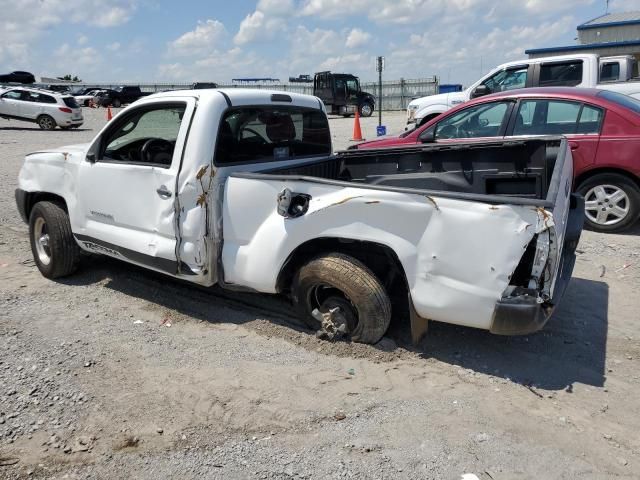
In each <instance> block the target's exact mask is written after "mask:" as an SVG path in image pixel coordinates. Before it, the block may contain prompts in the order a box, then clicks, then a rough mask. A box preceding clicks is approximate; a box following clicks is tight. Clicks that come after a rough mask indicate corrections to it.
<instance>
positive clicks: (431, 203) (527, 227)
mask: <svg viewBox="0 0 640 480" xmlns="http://www.w3.org/2000/svg"><path fill="white" fill-rule="evenodd" d="M331 152H332V149H331V136H330V132H329V124H328V120H327V116H326V112H325V108H324V105H323V104H322V102H320V101H319V99H318V98H316V97H312V96H305V95H295V94H285V93H281V92H271V91H265V90H254V91H252V90H244V89H243V90H224V89H220V90H194V91H178V92H166V93H160V94H155V95H151V96H149V97H146V98H143V99H141V100H139V101H138V102H136V103H134V104H132V105H131V106H129V107H128V108H126V109H124V110H123V111H122V112H120V113H119V114H118V115H117V116H116V117H115V118H114V119H113V120H112V121H110V122H109V123H108V124H107V125H106V126H105V127H104V128H103V129H102V131H100V133H99V134H98V135H97V136H96V138H95V139H94V140H93V141H92V142H91V143H90V144H87V145H74V146H67V147H62V148H59V149H55V150H50V151H42V152H36V153H32V154H29V155H27V157H26V158H25V162H24V165H23V167H22V169H21V171H20V176H19V188H18V189H17V190H16V201H17V206H18V210H19V212H20V214H21V215H22V217H23V219H24V220H25V222H28V224H29V232H30V240H31V248H32V251H33V255H34V259H35V262H36V265H37V267H38V268H39V270H40V272H41V273H42V274H43V275H44V276H45V277H48V278H56V277H61V276H65V275H69V274H71V273H73V272H74V270H76V268H77V266H78V263H79V261H80V259H81V252H82V251H86V252H90V253H97V254H103V255H108V256H111V257H115V258H118V259H122V260H124V261H127V262H130V263H133V264H136V265H139V266H143V267H146V268H149V269H151V270H155V271H157V272H162V273H165V274H167V275H170V276H172V277H175V278H179V279H182V280H186V281H188V282H193V283H195V284H199V285H205V286H210V285H214V284H219V285H220V286H222V287H223V288H229V289H234V290H245V291H255V292H267V293H282V294H287V295H289V296H290V298H291V299H292V300H293V303H294V305H295V307H296V309H297V311H298V312H299V314H300V315H301V316H302V318H303V319H304V320H305V321H307V322H308V324H309V325H310V326H311V327H312V328H313V329H315V330H318V331H319V332H325V333H331V334H344V335H345V336H347V337H348V338H351V339H352V340H354V341H360V342H369V343H374V342H377V341H378V340H380V338H381V337H382V336H383V335H384V333H385V331H386V330H387V327H388V326H389V323H390V321H391V319H392V316H393V318H396V319H398V321H400V320H402V318H406V317H403V312H406V313H407V314H408V315H409V318H410V322H411V328H412V333H413V335H414V338H415V339H418V338H420V336H421V335H422V334H423V333H424V331H425V330H426V326H427V322H428V320H429V319H431V320H438V321H442V322H449V323H454V324H459V325H468V326H471V327H477V328H482V329H489V330H491V331H492V332H494V333H498V334H524V333H529V332H533V331H536V330H538V329H540V328H541V327H542V326H543V325H544V323H545V322H546V320H547V319H548V317H549V316H550V314H551V312H552V310H553V308H554V306H555V305H556V304H557V302H558V301H559V299H560V297H561V296H562V293H563V290H564V287H565V286H566V285H567V283H568V281H569V278H570V277H571V272H572V269H573V262H574V259H575V253H574V250H575V248H576V244H577V242H578V239H579V236H580V232H581V229H582V220H583V215H584V204H583V202H582V199H581V198H580V197H576V196H574V195H573V194H571V181H572V180H571V179H572V168H573V166H572V160H571V151H570V149H569V148H568V146H567V142H566V140H565V139H562V138H558V137H556V138H553V137H551V138H549V137H541V138H520V139H518V140H509V141H496V142H490V143H481V144H470V145H462V146H460V145H456V146H442V145H429V146H420V147H417V148H413V149H407V148H404V149H386V150H368V151H358V150H354V151H348V152H339V153H338V154H335V155H332V153H331ZM89 258H90V257H89ZM392 300H393V301H392Z"/></svg>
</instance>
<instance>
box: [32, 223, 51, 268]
mask: <svg viewBox="0 0 640 480" xmlns="http://www.w3.org/2000/svg"><path fill="white" fill-rule="evenodd" d="M33 236H34V240H35V242H34V243H35V247H36V254H37V255H38V260H40V262H41V263H42V264H44V265H49V262H51V248H50V245H49V244H50V238H49V233H48V231H47V223H46V222H45V221H44V219H43V218H42V217H40V218H38V219H37V220H36V222H35V225H34V226H33Z"/></svg>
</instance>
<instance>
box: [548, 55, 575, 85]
mask: <svg viewBox="0 0 640 480" xmlns="http://www.w3.org/2000/svg"><path fill="white" fill-rule="evenodd" d="M581 82H582V60H575V61H572V62H561V63H546V64H544V63H543V64H542V66H541V67H540V86H541V87H552V86H556V87H558V86H566V87H575V86H576V85H579V84H580V83H581Z"/></svg>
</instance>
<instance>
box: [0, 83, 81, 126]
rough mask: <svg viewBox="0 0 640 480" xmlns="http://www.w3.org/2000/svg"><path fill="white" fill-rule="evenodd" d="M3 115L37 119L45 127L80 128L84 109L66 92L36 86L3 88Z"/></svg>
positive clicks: (0, 101)
mask: <svg viewBox="0 0 640 480" xmlns="http://www.w3.org/2000/svg"><path fill="white" fill-rule="evenodd" d="M0 117H2V118H7V119H16V120H24V121H27V122H35V123H37V124H38V125H39V126H40V128H42V129H43V130H53V129H54V128H56V127H60V128H62V129H65V130H66V129H69V128H78V127H79V126H80V125H82V122H83V118H82V109H81V108H80V105H78V102H76V99H75V98H73V97H72V96H71V95H69V94H66V93H63V94H61V93H56V92H51V91H49V90H41V89H37V88H24V87H9V88H4V89H2V88H0Z"/></svg>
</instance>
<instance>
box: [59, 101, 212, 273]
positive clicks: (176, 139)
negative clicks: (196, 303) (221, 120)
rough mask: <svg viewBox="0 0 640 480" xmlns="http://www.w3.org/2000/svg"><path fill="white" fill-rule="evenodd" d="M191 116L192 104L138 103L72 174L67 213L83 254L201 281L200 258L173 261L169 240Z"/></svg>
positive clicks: (173, 228)
mask: <svg viewBox="0 0 640 480" xmlns="http://www.w3.org/2000/svg"><path fill="white" fill-rule="evenodd" d="M194 108H195V99H193V98H181V97H176V98H172V99H161V100H160V99H158V100H156V101H154V102H145V103H144V104H143V105H139V106H138V107H137V108H132V109H129V110H127V111H124V112H123V113H122V114H120V115H118V116H116V117H115V118H114V119H113V121H111V122H110V123H109V124H107V127H106V128H105V129H104V130H103V131H102V132H101V133H100V135H99V136H98V137H97V138H96V140H95V141H94V143H93V144H92V146H91V147H90V149H89V153H88V154H87V159H86V161H85V162H84V163H82V164H81V165H80V167H79V173H78V182H77V189H78V192H77V205H74V206H70V216H71V222H72V224H73V231H74V232H75V233H76V238H77V239H78V240H79V241H80V242H81V243H82V245H83V246H84V247H85V248H87V249H88V250H93V251H96V252H99V253H104V254H107V255H111V256H114V257H118V258H122V259H124V260H127V261H129V262H132V263H136V264H139V265H142V266H145V267H147V268H151V269H154V270H157V271H161V272H164V273H169V274H172V275H178V276H180V275H190V279H191V280H193V281H198V280H197V279H196V278H194V277H193V276H194V275H196V276H197V275H203V273H202V272H203V271H204V270H206V269H204V268H198V266H197V265H196V264H197V263H199V264H206V258H204V257H206V255H199V256H200V258H199V262H196V261H195V260H194V259H193V258H192V259H186V258H181V257H182V255H180V252H181V250H180V248H177V247H178V242H177V239H178V237H179V234H177V233H176V231H177V228H179V223H180V222H179V215H178V214H179V213H180V208H179V199H176V194H177V192H176V185H177V180H178V174H179V172H180V168H181V161H182V153H183V150H184V146H185V143H186V138H187V132H188V129H189V125H190V123H191V118H192V115H193V112H194ZM177 215H178V217H177ZM177 252H178V253H177ZM198 253H199V252H198Z"/></svg>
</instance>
